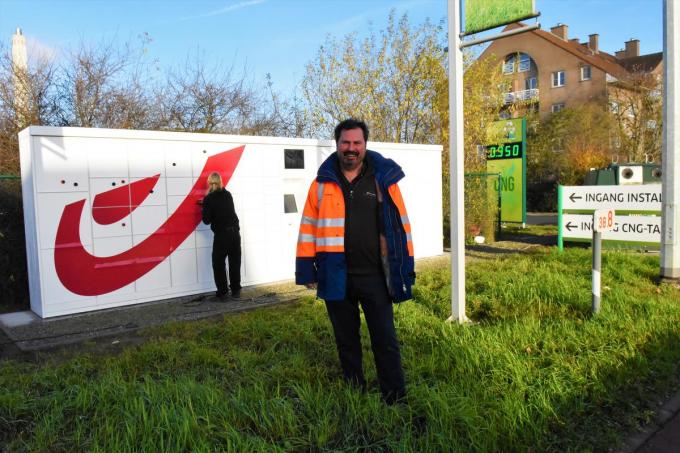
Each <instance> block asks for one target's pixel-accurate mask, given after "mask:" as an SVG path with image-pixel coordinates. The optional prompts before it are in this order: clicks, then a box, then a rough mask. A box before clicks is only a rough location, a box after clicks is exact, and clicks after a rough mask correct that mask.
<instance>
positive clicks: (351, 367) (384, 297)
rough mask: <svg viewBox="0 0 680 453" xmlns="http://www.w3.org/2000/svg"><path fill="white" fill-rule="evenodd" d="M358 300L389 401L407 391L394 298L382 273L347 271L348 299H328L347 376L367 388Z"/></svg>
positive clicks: (385, 394)
mask: <svg viewBox="0 0 680 453" xmlns="http://www.w3.org/2000/svg"><path fill="white" fill-rule="evenodd" d="M359 303H361V308H362V309H363V311H364V316H365V318H366V324H367V326H368V332H369V334H370V337H371V349H372V350H373V356H374V359H375V366H376V369H377V372H378V382H379V383H380V391H381V392H382V395H383V398H384V399H385V401H386V402H387V403H393V402H395V401H397V400H398V399H400V398H402V397H403V396H405V394H406V390H405V383H404V371H403V369H402V366H401V353H400V351H399V342H398V340H397V332H396V330H395V328H394V312H393V310H392V301H391V299H390V297H389V294H388V293H387V287H386V285H385V279H384V277H383V276H382V275H381V274H376V275H348V276H347V293H346V296H345V300H340V301H326V309H327V310H328V317H329V318H330V320H331V324H332V325H333V332H334V333H335V344H336V346H337V349H338V355H339V356H340V365H341V366H342V372H343V375H344V378H345V380H347V381H348V382H350V383H352V384H355V385H358V386H359V387H360V388H361V389H362V390H365V389H366V379H365V378H364V371H363V366H362V353H361V337H360V330H359V329H360V326H361V318H360V316H359Z"/></svg>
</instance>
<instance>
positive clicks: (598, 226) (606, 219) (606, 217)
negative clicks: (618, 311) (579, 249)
mask: <svg viewBox="0 0 680 453" xmlns="http://www.w3.org/2000/svg"><path fill="white" fill-rule="evenodd" d="M613 228H614V210H613V209H597V210H596V211H595V212H594V213H593V308H592V310H593V314H597V313H599V312H600V297H601V295H600V287H601V286H600V276H601V269H602V232H603V231H609V230H611V229H613Z"/></svg>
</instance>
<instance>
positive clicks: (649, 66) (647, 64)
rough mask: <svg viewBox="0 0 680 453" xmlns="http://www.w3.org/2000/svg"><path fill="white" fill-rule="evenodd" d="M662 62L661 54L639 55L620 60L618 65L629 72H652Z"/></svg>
mask: <svg viewBox="0 0 680 453" xmlns="http://www.w3.org/2000/svg"><path fill="white" fill-rule="evenodd" d="M662 62H663V52H657V53H650V54H648V55H640V56H639V57H630V58H621V59H620V60H619V64H621V66H623V67H624V68H626V69H627V70H628V71H629V72H640V71H642V72H652V71H654V70H655V69H656V68H658V67H659V65H660V64H661V63H662Z"/></svg>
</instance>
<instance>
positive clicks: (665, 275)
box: [660, 267, 680, 283]
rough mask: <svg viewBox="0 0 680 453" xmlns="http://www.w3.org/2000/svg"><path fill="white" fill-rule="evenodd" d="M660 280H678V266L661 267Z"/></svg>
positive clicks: (671, 281) (670, 281)
mask: <svg viewBox="0 0 680 453" xmlns="http://www.w3.org/2000/svg"><path fill="white" fill-rule="evenodd" d="M660 280H661V281H662V282H666V283H673V282H678V281H680V267H670V268H669V267H662V268H661V276H660Z"/></svg>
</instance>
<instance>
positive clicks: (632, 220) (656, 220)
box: [560, 214, 661, 243]
mask: <svg viewBox="0 0 680 453" xmlns="http://www.w3.org/2000/svg"><path fill="white" fill-rule="evenodd" d="M560 227H561V228H562V236H563V237H564V238H565V239H566V238H574V239H592V237H593V216H592V215H588V214H562V225H561V226H560ZM602 239H605V240H613V241H629V242H653V243H659V242H660V241H661V217H656V216H634V215H630V216H616V218H615V219H614V228H612V229H611V230H609V231H604V232H602Z"/></svg>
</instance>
